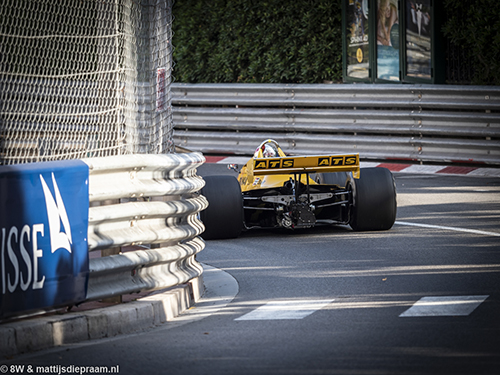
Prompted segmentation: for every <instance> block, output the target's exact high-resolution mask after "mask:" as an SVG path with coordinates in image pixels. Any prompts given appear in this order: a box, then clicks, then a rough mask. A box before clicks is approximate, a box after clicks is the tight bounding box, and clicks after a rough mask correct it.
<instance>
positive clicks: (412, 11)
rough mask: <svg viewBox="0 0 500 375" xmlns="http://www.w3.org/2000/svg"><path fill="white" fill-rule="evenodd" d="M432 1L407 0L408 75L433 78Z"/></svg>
mask: <svg viewBox="0 0 500 375" xmlns="http://www.w3.org/2000/svg"><path fill="white" fill-rule="evenodd" d="M431 26H432V22H431V0H417V1H410V0H406V75H407V76H409V77H415V78H423V79H430V78H431V35H432V29H431Z"/></svg>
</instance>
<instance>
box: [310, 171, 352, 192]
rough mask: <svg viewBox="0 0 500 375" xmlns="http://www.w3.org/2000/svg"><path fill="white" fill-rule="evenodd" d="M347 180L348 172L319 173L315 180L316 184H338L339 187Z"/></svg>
mask: <svg viewBox="0 0 500 375" xmlns="http://www.w3.org/2000/svg"><path fill="white" fill-rule="evenodd" d="M348 181H349V172H335V173H320V174H318V175H316V182H317V183H318V184H326V185H338V186H339V187H341V188H345V187H346V186H347V182H348Z"/></svg>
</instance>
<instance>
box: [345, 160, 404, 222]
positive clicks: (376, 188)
mask: <svg viewBox="0 0 500 375" xmlns="http://www.w3.org/2000/svg"><path fill="white" fill-rule="evenodd" d="M360 176H361V178H359V179H354V184H355V186H354V189H353V190H354V202H353V203H354V206H353V207H352V210H351V217H350V221H349V224H350V225H351V228H352V229H354V230H356V231H369V230H387V229H391V228H392V226H393V224H394V221H395V220H396V211H397V204H396V185H395V183H394V177H393V176H392V173H391V172H390V171H389V170H388V169H386V168H363V169H361V175H360Z"/></svg>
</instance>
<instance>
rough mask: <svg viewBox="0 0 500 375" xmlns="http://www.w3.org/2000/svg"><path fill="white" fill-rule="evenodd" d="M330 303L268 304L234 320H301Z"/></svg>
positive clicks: (275, 302)
mask: <svg viewBox="0 0 500 375" xmlns="http://www.w3.org/2000/svg"><path fill="white" fill-rule="evenodd" d="M332 302H333V299H329V300H298V301H296V300H289V301H274V302H268V303H266V304H265V305H263V306H260V307H258V308H257V309H255V310H253V311H250V312H249V313H248V314H245V315H243V316H240V317H239V318H236V319H235V320H284V319H303V318H305V317H306V316H308V315H311V314H312V313H313V312H315V311H317V310H319V309H322V308H323V307H325V306H326V305H328V304H330V303H332Z"/></svg>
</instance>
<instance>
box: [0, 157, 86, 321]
mask: <svg viewBox="0 0 500 375" xmlns="http://www.w3.org/2000/svg"><path fill="white" fill-rule="evenodd" d="M88 210H89V170H88V166H87V165H86V164H85V163H83V162H82V161H80V160H75V161H64V162H45V163H33V164H20V165H15V166H1V167H0V211H1V213H2V214H1V215H0V319H3V318H5V317H9V316H12V315H20V314H24V313H29V312H33V311H37V310H44V309H50V308H52V307H57V306H67V305H72V304H76V303H78V302H81V301H84V300H85V299H86V294H87V284H88V276H89V259H88V242H87V231H88Z"/></svg>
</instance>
